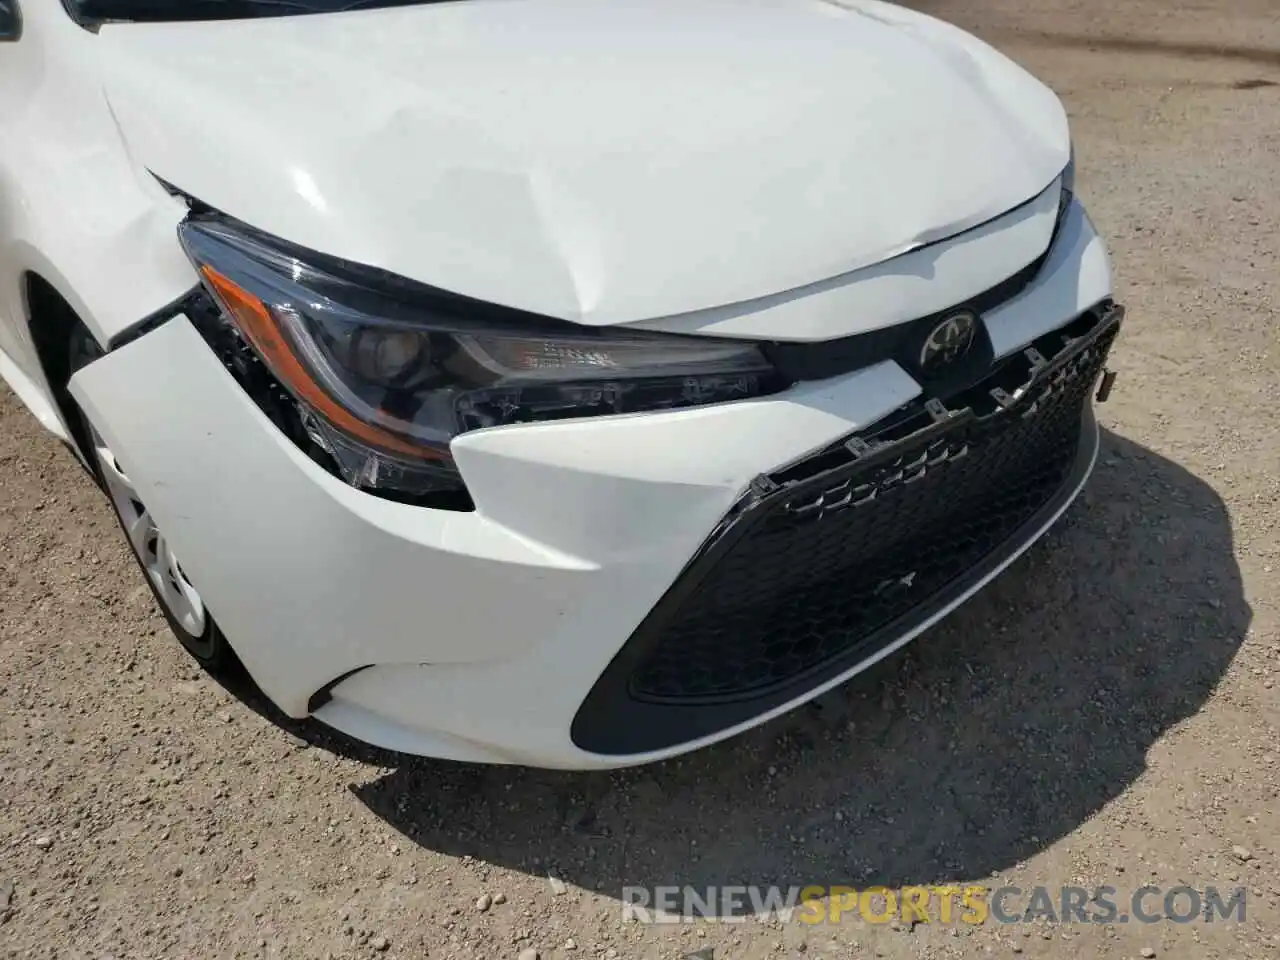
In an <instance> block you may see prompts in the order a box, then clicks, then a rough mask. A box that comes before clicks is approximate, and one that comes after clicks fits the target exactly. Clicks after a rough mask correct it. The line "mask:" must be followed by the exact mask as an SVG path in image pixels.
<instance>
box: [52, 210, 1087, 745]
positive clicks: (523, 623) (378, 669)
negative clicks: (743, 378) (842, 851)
mask: <svg viewBox="0 0 1280 960" xmlns="http://www.w3.org/2000/svg"><path fill="white" fill-rule="evenodd" d="M1109 295H1110V273H1109V270H1108V267H1107V262H1106V255H1105V251H1104V250H1103V248H1102V244H1101V241H1100V240H1099V238H1098V237H1097V235H1096V234H1095V233H1094V231H1093V228H1092V226H1091V225H1090V224H1089V222H1088V219H1087V217H1086V216H1085V215H1084V212H1083V210H1082V209H1081V208H1080V207H1079V205H1078V204H1077V205H1074V206H1073V208H1072V210H1071V212H1070V213H1069V215H1068V217H1067V220H1066V222H1065V224H1064V226H1063V230H1062V235H1061V237H1060V239H1059V241H1058V243H1057V244H1056V245H1055V247H1054V250H1053V253H1052V255H1051V257H1050V258H1049V262H1048V263H1046V264H1045V267H1044V269H1043V271H1042V273H1041V274H1040V276H1039V277H1038V278H1037V279H1036V281H1035V282H1034V283H1032V284H1031V285H1030V286H1029V287H1028V288H1027V289H1026V290H1024V291H1023V292H1022V293H1021V294H1019V295H1018V296H1017V297H1016V298H1014V299H1013V300H1011V301H1009V302H1008V303H1006V304H1004V305H1002V306H1000V307H999V308H998V309H995V310H993V311H991V312H990V313H989V314H987V315H986V316H985V317H984V318H983V322H984V324H985V325H986V334H987V336H988V338H989V340H990V343H991V345H992V348H993V350H994V353H995V356H996V357H997V358H1007V357H1013V356H1016V355H1018V353H1019V351H1020V350H1021V349H1022V348H1024V347H1025V346H1026V345H1028V344H1030V343H1032V342H1033V341H1035V340H1036V339H1037V338H1039V337H1042V336H1044V335H1045V334H1047V333H1048V332H1050V331H1053V330H1057V329H1059V328H1062V327H1064V326H1065V325H1067V324H1068V323H1070V322H1071V321H1072V320H1073V319H1075V318H1077V317H1079V316H1080V315H1081V314H1082V313H1083V312H1084V311H1086V310H1089V309H1092V308H1094V307H1095V306H1096V305H1098V304H1100V303H1103V302H1105V301H1106V299H1107V298H1108V297H1109ZM72 392H73V394H74V395H75V396H76V398H77V400H78V401H79V402H80V403H81V404H82V405H83V406H84V408H85V409H86V410H87V411H88V413H89V415H90V417H91V419H93V421H94V423H95V424H99V425H101V430H102V433H103V434H104V437H105V439H106V440H107V442H108V444H109V445H110V447H111V449H112V450H113V451H114V452H115V453H116V456H117V457H118V458H119V459H120V460H121V463H122V466H123V467H124V468H125V469H126V470H127V471H128V472H129V474H130V476H131V477H133V478H134V479H135V482H136V483H137V485H138V487H139V490H140V492H141V493H142V494H143V495H144V496H145V499H146V503H147V506H148V508H149V509H150V511H151V513H152V514H153V516H155V517H156V519H157V521H158V524H159V526H160V527H161V528H162V529H163V530H164V531H165V533H166V536H167V537H168V538H169V539H170V540H171V541H172V542H173V544H174V547H175V550H176V551H177V552H178V553H179V554H180V555H181V556H182V557H183V558H184V568H185V569H186V570H187V572H188V573H189V574H190V576H191V578H192V580H193V582H195V583H197V584H198V585H199V588H200V591H201V595H202V596H203V597H204V598H206V601H207V603H208V605H209V608H210V610H211V611H212V612H213V614H214V616H215V617H216V618H217V619H218V622H219V624H220V625H221V627H222V628H223V631H224V632H225V633H226V635H227V636H228V637H229V638H230V641H231V643H232V645H233V646H234V648H235V649H236V652H237V653H238V654H239V656H240V658H241V659H242V660H243V662H244V663H245V666H246V667H247V669H248V670H249V673H250V674H251V675H252V676H253V678H254V680H255V681H256V682H257V683H258V685H259V686H260V687H261V688H262V690H263V691H264V692H265V693H266V694H267V696H269V697H270V698H271V699H272V700H273V701H274V702H275V703H276V704H277V705H279V706H280V707H281V708H282V709H283V710H284V711H285V712H287V713H289V714H291V715H293V716H304V715H307V714H308V713H310V712H312V711H314V715H315V716H316V717H317V718H318V719H320V720H323V721H325V722H327V723H329V724H331V725H333V726H335V727H337V728H339V729H341V730H343V731H345V732H347V733H349V734H352V735H354V736H356V737H358V738H360V739H363V740H367V741H370V742H372V743H375V744H378V745H381V746H386V747H390V748H393V749H400V750H405V751H408V752H415V753H423V754H430V755H434V756H439V757H445V758H453V759H460V760H475V761H490V762H507V763H523V764H530V765H536V766H544V767H567V768H587V767H599V766H618V765H623V764H629V763H637V762H645V761H649V760H655V759H659V758H661V757H664V756H670V755H672V754H675V753H679V752H681V751H684V750H688V749H692V748H694V747H697V746H700V745H703V744H705V743H709V742H712V741H714V740H717V739H721V738H723V737H726V736H729V735H731V734H733V733H735V732H738V731H739V730H742V729H745V728H746V727H749V726H751V725H753V724H755V723H758V722H760V721H762V720H763V719H766V718H767V717H769V716H774V715H776V714H778V713H781V712H783V711H785V710H787V709H790V708H791V707H793V706H795V705H796V704H797V703H799V702H802V701H803V700H805V699H808V698H810V697H813V696H816V695H817V694H819V693H821V692H822V691H823V690H826V689H829V688H830V687H832V686H834V685H835V684H837V683H839V682H841V681H842V680H843V679H845V678H847V677H848V676H849V675H851V674H852V673H854V672H857V670H859V669H862V668H864V667H865V666H866V665H867V663H869V662H871V660H873V659H876V658H878V657H879V656H883V655H885V653H887V652H888V651H889V650H890V649H893V648H894V647H896V646H898V645H900V644H901V643H904V642H906V640H907V639H909V638H910V636H914V635H915V634H916V633H918V632H919V631H920V630H923V629H924V628H925V627H926V626H928V624H929V623H932V622H934V621H935V620H936V619H938V618H939V617H941V616H942V615H944V614H945V613H946V612H947V611H948V610H950V609H951V608H952V607H954V606H955V605H956V604H958V603H960V602H962V601H963V600H964V599H965V598H966V597H967V596H969V595H970V594H972V592H974V591H975V590H977V589H978V588H979V587H980V586H981V585H982V583H985V582H986V580H988V579H990V577H992V576H994V575H995V574H996V573H997V572H998V571H999V570H1000V569H1002V568H1003V567H1004V566H1005V565H1007V563H1009V562H1011V560H1012V559H1013V558H1014V557H1015V556H1016V555H1017V553H1019V552H1021V550H1022V549H1023V548H1025V546H1026V545H1027V544H1029V543H1030V542H1032V541H1033V540H1034V539H1035V537H1036V536H1038V535H1039V533H1040V532H1042V531H1043V529H1045V528H1046V527H1047V526H1048V524H1049V523H1051V522H1052V520H1053V519H1054V518H1056V516H1057V515H1058V514H1059V513H1060V512H1061V510H1062V509H1065V507H1066V505H1067V503H1068V502H1069V501H1070V499H1071V497H1072V496H1073V495H1074V493H1075V492H1076V491H1077V490H1078V489H1079V485H1080V484H1081V483H1083V478H1084V474H1085V473H1087V464H1085V467H1084V468H1081V469H1079V470H1075V471H1070V472H1069V474H1068V475H1067V477H1066V478H1065V479H1064V480H1063V481H1062V484H1061V487H1060V493H1061V495H1060V496H1057V497H1055V498H1054V500H1053V506H1052V509H1051V510H1049V511H1048V513H1047V514H1043V515H1042V514H1036V515H1035V519H1036V522H1035V523H1030V526H1029V527H1028V528H1026V529H1023V528H1021V527H1020V528H1019V530H1020V533H1019V538H1016V539H1018V542H1017V543H1015V544H1013V546H1011V547H1010V548H1009V549H1007V550H1005V549H1001V550H1000V551H998V552H999V556H998V557H997V558H996V559H997V562H995V563H988V564H985V565H984V566H983V567H982V569H981V571H980V576H977V577H976V578H974V577H970V578H968V579H967V580H966V582H965V586H964V589H962V590H960V591H959V592H957V593H956V595H954V596H948V598H947V599H946V602H943V603H937V604H931V605H930V606H929V609H928V611H927V616H923V617H918V618H916V619H915V620H913V621H912V623H911V624H910V625H909V629H908V630H905V631H903V632H901V633H900V634H898V635H895V636H894V637H893V638H892V642H889V643H886V644H881V645H880V646H879V647H877V649H876V650H875V651H873V652H872V653H870V654H868V655H867V656H863V657H853V658H846V659H844V660H842V661H840V663H839V668H838V669H828V670H827V672H826V673H823V674H822V675H821V676H818V674H816V673H815V674H812V675H808V676H811V677H813V678H816V679H813V680H812V682H806V683H805V684H804V685H801V686H792V687H790V688H788V689H787V690H786V691H785V695H784V696H781V697H778V696H776V695H774V699H771V700H770V701H769V702H767V703H764V702H758V703H756V704H755V706H754V707H752V708H751V709H750V710H747V711H745V712H741V711H740V712H739V713H737V714H735V715H733V716H730V717H727V718H722V719H721V721H718V722H717V723H714V724H711V725H709V726H708V725H706V724H705V723H704V724H702V725H695V726H692V727H688V728H685V729H684V730H683V731H682V732H681V731H679V730H677V731H676V732H675V734H674V735H671V736H668V737H666V738H665V740H663V741H661V742H659V741H652V742H644V743H641V742H635V743H628V742H625V741H617V742H613V743H609V742H606V739H607V738H606V737H605V734H606V733H607V731H608V729H610V727H609V724H608V723H607V722H606V720H607V718H605V719H600V720H598V721H591V720H588V721H584V720H582V717H583V715H584V714H581V713H580V708H583V704H584V702H586V701H588V700H589V695H590V694H591V692H592V690H593V688H597V684H598V682H602V680H601V678H602V677H607V676H608V675H609V671H610V670H611V669H612V668H611V667H610V664H611V663H614V662H615V658H617V657H618V656H619V655H620V652H622V651H624V648H625V649H628V650H629V649H631V646H630V645H629V644H628V642H627V641H628V638H629V637H632V636H633V635H634V634H636V633H637V630H640V629H641V628H642V624H646V623H648V622H649V619H650V618H651V616H652V615H653V611H654V610H655V608H657V607H659V605H660V601H662V599H663V597H664V596H666V595H668V591H670V590H671V589H672V587H673V584H676V582H677V580H679V579H680V578H681V574H682V572H683V571H685V570H686V569H687V568H688V567H689V564H690V562H691V559H692V558H695V557H698V556H701V555H702V551H703V548H704V545H705V544H707V543H708V541H709V540H710V539H711V538H712V537H713V534H715V532H716V531H717V530H720V529H721V525H722V523H723V521H724V518H725V517H726V516H727V515H729V514H731V513H733V512H735V511H736V510H738V509H739V508H738V504H739V502H740V499H741V497H742V495H743V492H744V491H745V490H748V489H749V488H750V486H751V484H752V481H753V480H754V479H756V478H758V477H761V476H766V477H767V476H773V475H776V474H777V472H778V470H779V465H784V464H794V463H797V462H799V461H802V460H803V459H804V458H806V457H808V456H810V455H812V454H813V453H814V451H823V450H828V449H831V448H832V447H833V445H838V444H840V443H841V442H842V441H843V440H844V439H845V438H848V437H850V436H853V435H865V432H866V431H867V430H868V429H869V428H872V427H873V426H874V425H876V424H884V423H885V422H887V421H886V418H888V417H890V415H891V414H894V413H895V411H900V410H902V409H903V408H904V407H909V405H910V404H911V403H912V401H913V400H916V399H917V398H919V397H920V396H921V387H920V385H919V384H918V383H917V382H916V381H915V380H913V379H912V378H911V377H910V376H909V375H908V374H907V373H906V372H905V371H904V370H903V369H902V368H901V367H900V366H898V365H897V364H896V363H893V362H884V363H879V364H877V365H875V366H872V367H869V368H866V369H863V370H859V371H857V372H855V373H851V374H847V375H844V376H840V377H835V378H832V379H828V380H823V381H817V382H810V383H803V384H800V385H797V386H795V387H792V388H790V389H789V390H786V391H784V392H783V393H780V394H777V395H774V396H770V397H764V398H759V399H754V400H747V401H742V402H738V403H730V404H722V405H718V406H711V407H704V408H694V409H689V410H679V411H670V412H664V413H657V414H643V415H634V416H619V417H606V418H599V419H591V420H576V421H561V422H550V423H540V424H528V425H521V426H515V427H503V428H496V429H491V430H482V431H477V432H474V433H471V434H465V435H463V436H461V437H459V438H457V439H456V440H455V441H454V442H453V445H452V452H453V454H454V457H455V459H456V462H457V464H458V467H459V469H460V471H461V473H462V475H463V477H464V479H465V481H466V484H467V488H468V490H469V491H470V493H471V496H472V498H473V500H474V503H475V510H474V511H470V512H455V511H443V510H431V509H423V508H420V507H414V506H409V505H406V504H401V503H395V502H392V501H388V500H382V499H378V498H375V497H372V496H369V495H368V494H365V493H362V492H360V491H357V490H355V489H352V488H351V487H348V486H346V485H344V484H343V483H342V482H340V481H339V480H337V479H335V478H334V477H333V476H332V475H330V474H329V473H327V472H326V471H325V470H323V469H322V468H321V467H320V466H319V465H317V464H316V463H315V462H314V461H312V460H311V459H309V458H308V457H307V456H306V455H305V454H303V453H302V452H301V451H300V450H299V449H298V448H297V447H296V446H295V445H294V444H293V443H292V442H291V441H290V440H289V439H288V438H287V437H286V436H284V435H283V434H282V433H281V431H280V430H278V429H277V428H276V427H275V426H274V425H273V424H272V423H271V421H270V420H269V419H268V418H267V417H266V416H265V415H264V413H263V411H262V410H261V409H260V408H259V406H258V405H257V404H256V403H255V402H254V401H253V400H252V399H251V398H250V397H249V396H248V395H247V394H246V393H245V391H244V390H243V389H242V388H241V387H240V385H239V384H238V383H237V382H236V381H235V380H234V379H233V378H232V376H231V375H230V374H229V373H228V372H227V371H226V369H224V367H223V365H222V364H221V362H220V361H219V360H218V358H217V357H216V356H215V355H214V353H213V352H212V351H211V350H210V349H209V346H208V344H207V343H206V342H205V340H204V339H203V338H202V337H201V335H200V334H199V333H198V332H197V330H196V329H195V328H194V326H193V325H192V324H191V322H190V321H189V320H188V319H187V318H186V317H185V316H182V315H179V316H177V317H175V318H174V319H172V320H170V321H168V322H166V323H164V324H162V325H160V326H159V327H157V328H156V329H153V330H150V331H148V332H146V333H144V334H143V335H141V336H139V337H137V338H136V339H134V340H132V341H131V342H129V343H126V344H125V345H123V346H121V347H119V348H118V349H116V350H113V351H112V352H111V353H109V354H108V355H107V356H106V357H104V358H102V359H101V360H98V361H96V362H95V363H93V364H91V365H90V366H88V367H86V368H85V369H83V370H82V371H80V372H79V373H78V374H77V375H76V376H75V378H74V379H73V382H72ZM1086 406H1087V404H1086ZM1078 412H1080V411H1078ZM1086 416H1087V414H1086ZM1089 424H1091V422H1089ZM1089 424H1087V425H1086V429H1085V430H1084V431H1083V433H1082V435H1083V436H1084V438H1085V440H1084V442H1083V443H1082V444H1081V448H1080V449H1082V450H1084V449H1088V450H1089V455H1088V456H1087V457H1085V459H1087V460H1088V461H1089V462H1090V463H1091V461H1092V448H1093V445H1094V444H1095V443H1096V436H1095V435H1094V434H1093V432H1092V430H1093V428H1092V426H1091V425H1089ZM1077 429H1078V427H1077ZM1073 454H1074V450H1073ZM1077 462H1078V458H1077V460H1073V463H1077ZM770 502H772V501H770ZM1050 514H1051V515H1050ZM975 569H976V568H975ZM597 689H599V688H597ZM775 693H776V692H775ZM596 699H598V696H597V697H596ZM575 718H578V722H577V724H575ZM587 728H589V730H590V732H588V733H585V734H584V733H583V732H582V731H583V729H587Z"/></svg>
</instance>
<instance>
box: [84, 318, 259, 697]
mask: <svg viewBox="0 0 1280 960" xmlns="http://www.w3.org/2000/svg"><path fill="white" fill-rule="evenodd" d="M68 348H69V351H70V355H69V363H68V369H69V370H70V373H71V374H72V375H74V374H75V372H76V371H77V370H80V369H81V368H82V367H84V366H86V365H88V364H89V363H92V362H93V361H94V360H96V359H98V358H99V357H101V356H102V348H101V347H99V346H98V342H97V341H96V340H95V339H94V338H93V336H92V334H90V333H89V331H88V330H86V329H85V328H84V327H83V326H82V325H80V324H76V326H75V327H74V328H73V330H72V332H71V337H70V343H69V345H68ZM68 379H70V377H68ZM71 402H72V403H73V404H74V406H75V414H76V417H77V421H78V422H77V423H76V424H75V425H74V427H73V432H74V433H75V434H76V440H77V441H78V442H79V443H80V445H81V449H82V451H83V453H84V457H85V460H86V461H87V462H88V464H89V469H90V470H91V471H92V472H93V476H94V479H95V481H96V482H97V484H98V487H99V488H100V489H101V490H102V491H103V493H105V494H106V495H107V502H108V503H110V504H111V509H112V511H113V512H114V513H115V515H116V521H117V522H118V523H119V524H120V530H121V532H122V533H123V534H124V536H125V541H126V542H127V543H128V544H129V549H130V551H131V552H132V553H133V558H134V560H136V561H137V563H138V566H139V568H140V569H141V570H142V575H143V579H145V580H146V582H147V586H148V587H150V588H151V593H152V595H153V596H154V597H155V599H156V604H157V605H158V606H159V607H160V612H161V613H162V614H164V618H165V620H166V621H168V623H169V629H170V630H172V631H173V634H174V636H176V637H177V638H178V642H179V643H181V644H182V646H183V647H184V648H185V649H186V651H187V653H189V654H191V656H192V657H194V658H195V659H196V661H197V662H199V664H200V665H201V666H202V667H203V668H204V669H205V670H207V671H208V672H209V673H211V674H213V675H214V676H215V677H218V678H219V679H232V678H238V677H239V676H240V674H241V673H242V670H243V668H242V667H241V666H240V661H239V660H238V659H237V658H236V655H235V653H234V652H233V651H232V649H231V645H230V644H228V643H227V638H226V637H225V636H224V635H223V633H222V631H221V630H219V629H218V625H217V624H216V623H214V621H213V617H212V616H211V615H210V613H209V610H208V608H207V607H205V606H204V601H203V600H202V599H201V598H200V595H199V592H198V591H197V590H196V589H195V587H194V585H193V584H192V583H191V582H190V580H188V579H187V576H186V574H185V573H184V572H183V571H182V568H181V566H180V565H179V564H178V562H177V559H176V558H175V557H174V556H173V552H172V550H171V549H170V548H169V547H168V545H167V542H166V541H165V539H164V536H163V534H161V532H160V531H159V529H158V528H156V526H155V524H154V522H153V521H152V520H151V519H150V514H149V513H148V511H147V509H146V507H145V505H144V504H143V503H142V501H141V500H139V499H138V498H137V494H136V490H135V489H134V488H133V485H132V482H131V481H130V480H129V479H128V476H127V475H126V474H125V472H124V471H123V470H122V469H121V468H120V464H119V462H118V461H116V459H115V457H114V455H113V454H112V453H111V451H110V449H109V448H108V447H107V445H106V443H105V442H104V441H103V439H102V435H101V434H100V433H99V432H98V430H97V428H96V427H95V426H94V425H93V423H92V422H91V421H90V420H89V417H88V416H87V415H86V414H85V412H84V411H83V410H82V409H80V406H79V404H75V401H74V399H73V400H72V401H71ZM126 514H127V515H126ZM131 530H132V532H131Z"/></svg>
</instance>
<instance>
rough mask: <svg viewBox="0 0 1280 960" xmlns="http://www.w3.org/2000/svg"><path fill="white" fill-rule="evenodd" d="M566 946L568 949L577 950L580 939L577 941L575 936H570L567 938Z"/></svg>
mask: <svg viewBox="0 0 1280 960" xmlns="http://www.w3.org/2000/svg"><path fill="white" fill-rule="evenodd" d="M564 948H565V949H566V950H577V949H578V941H577V940H575V939H573V937H570V938H569V939H568V940H566V941H565V942H564Z"/></svg>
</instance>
